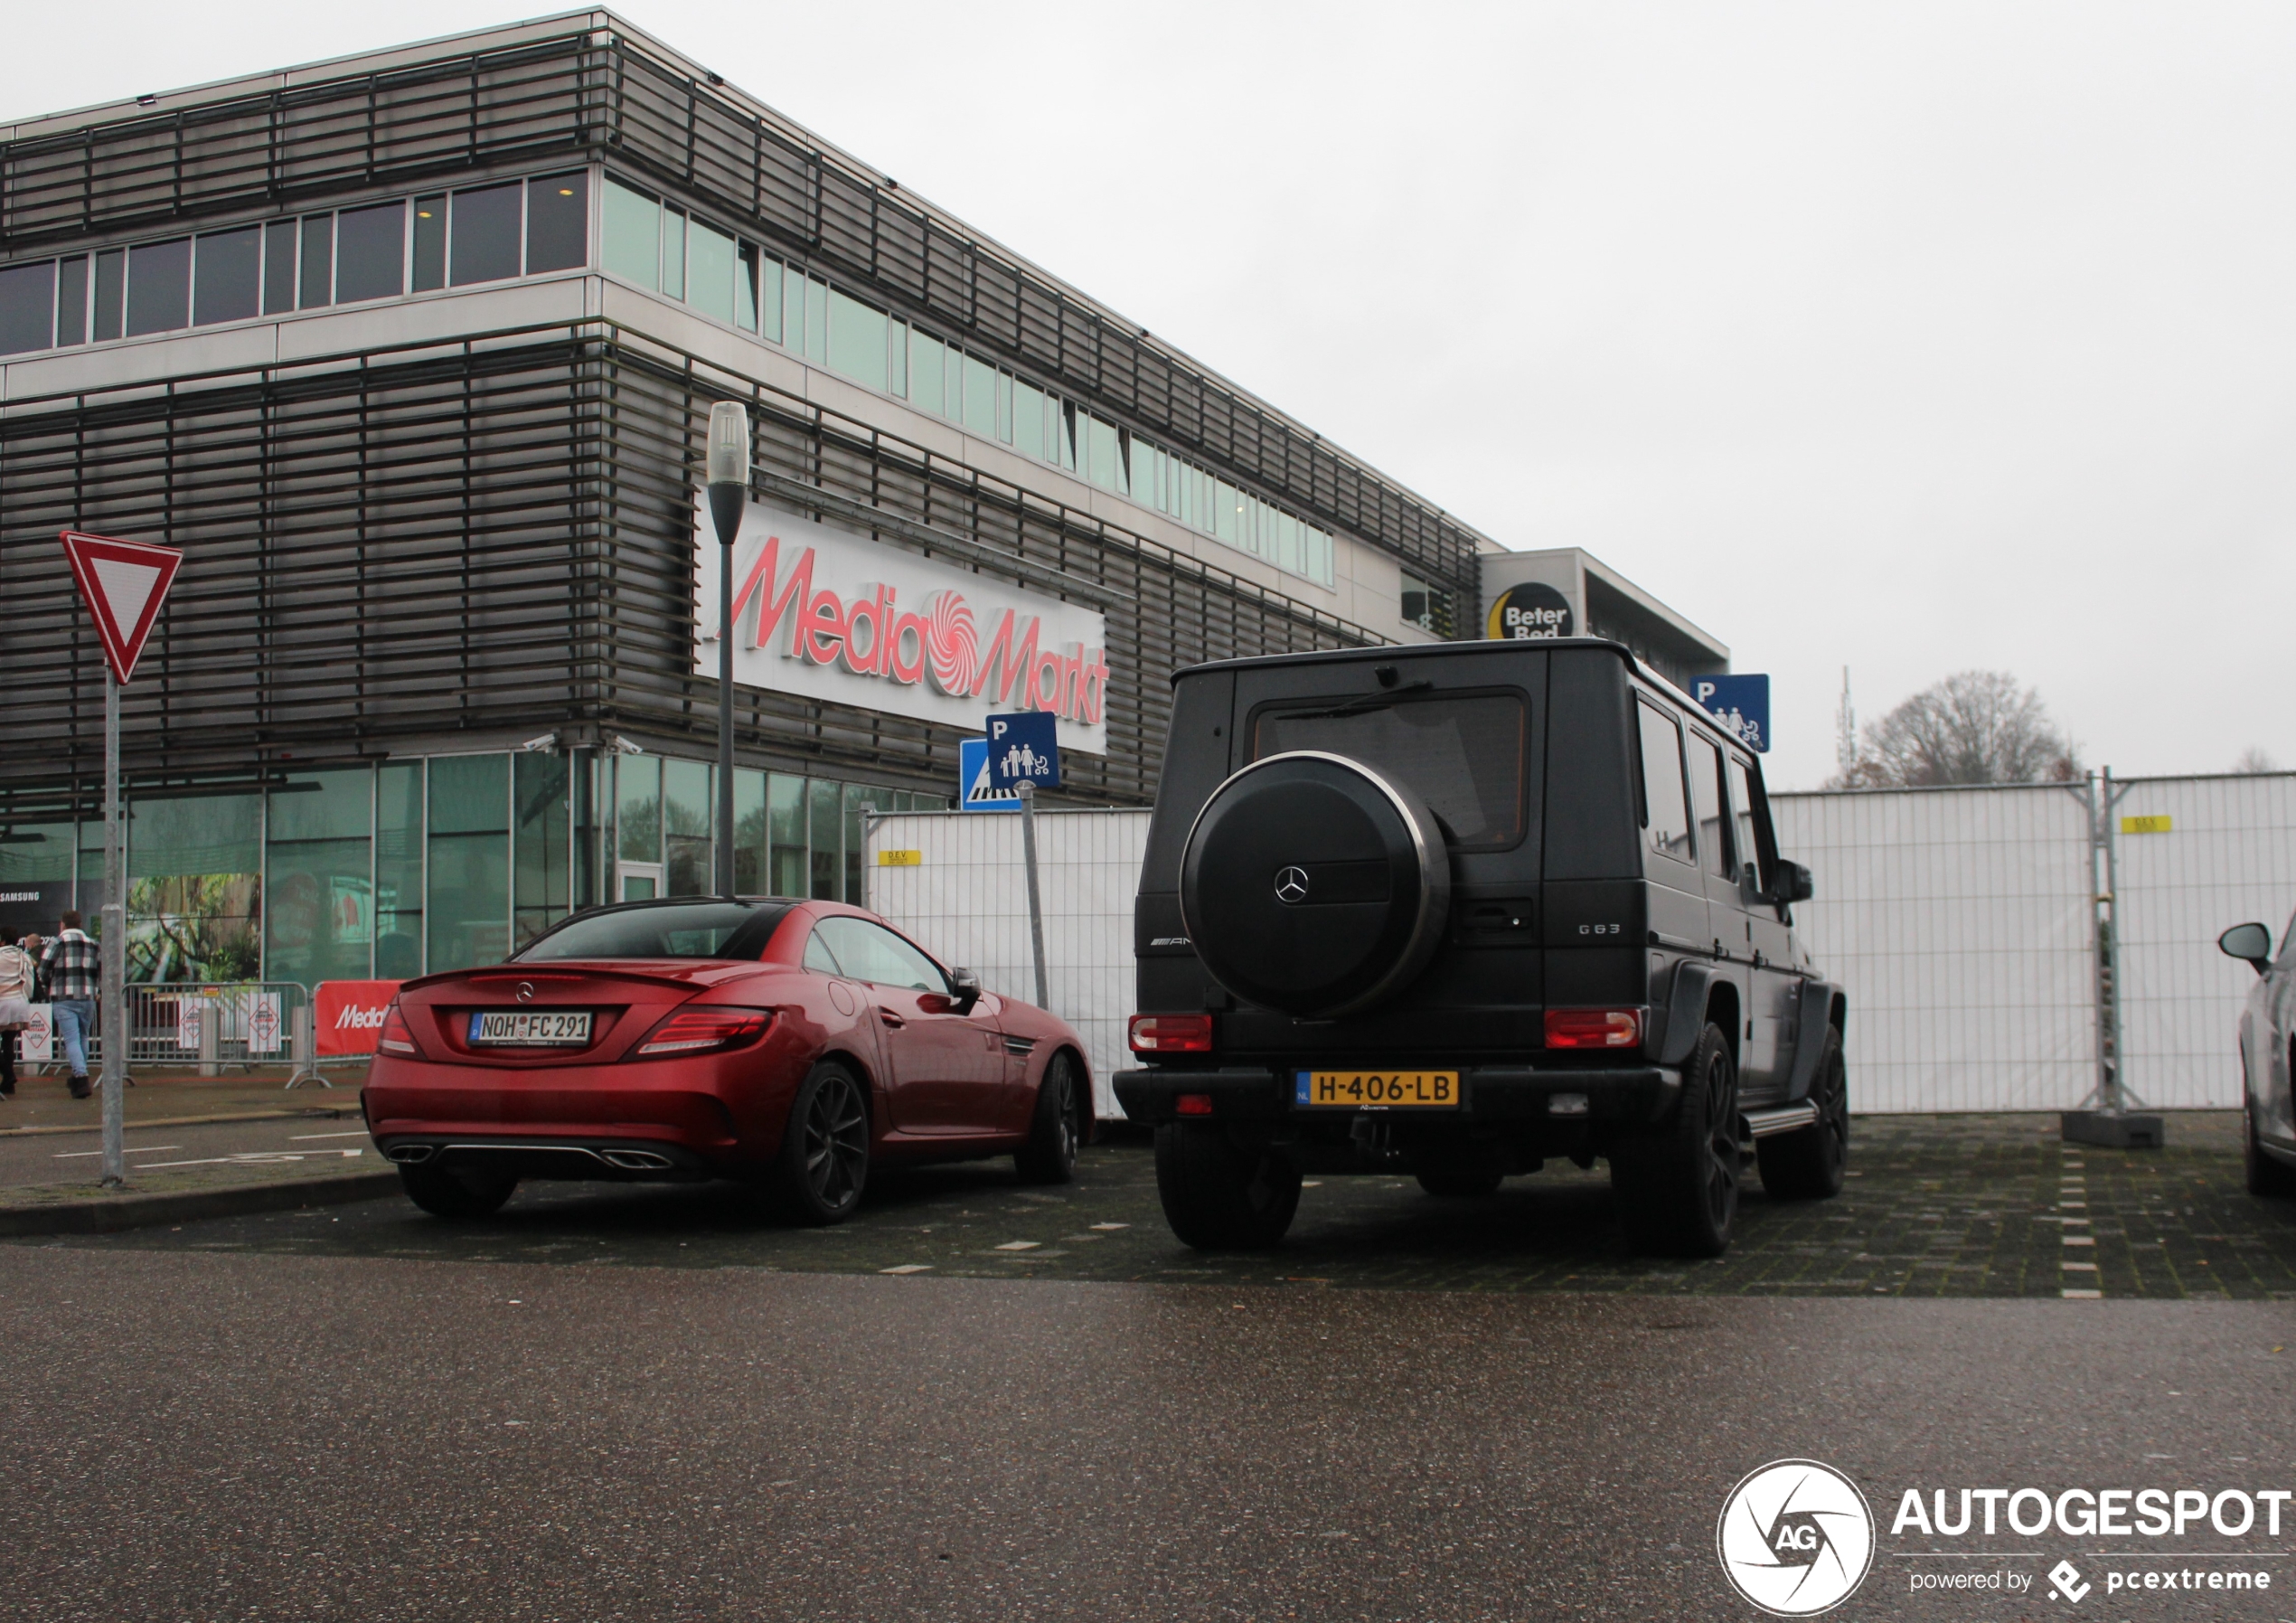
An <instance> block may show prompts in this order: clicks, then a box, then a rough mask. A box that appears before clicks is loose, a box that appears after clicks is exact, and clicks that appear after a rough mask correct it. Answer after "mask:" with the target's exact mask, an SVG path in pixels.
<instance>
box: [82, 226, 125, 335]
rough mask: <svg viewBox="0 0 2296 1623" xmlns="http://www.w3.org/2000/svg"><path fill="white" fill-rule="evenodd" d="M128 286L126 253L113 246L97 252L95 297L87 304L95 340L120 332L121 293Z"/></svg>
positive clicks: (122, 293) (122, 295)
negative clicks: (90, 304) (102, 251)
mask: <svg viewBox="0 0 2296 1623" xmlns="http://www.w3.org/2000/svg"><path fill="white" fill-rule="evenodd" d="M126 292H127V250H125V249H119V248H115V249H112V250H109V251H108V252H105V253H99V254H98V255H97V256H96V297H95V301H94V303H93V305H92V306H91V307H90V308H89V322H90V324H91V326H92V330H93V332H94V335H95V341H96V342H97V343H99V344H101V343H102V342H103V341H104V340H105V339H107V338H117V337H118V336H119V329H120V326H121V319H122V314H123V304H124V296H125V294H126Z"/></svg>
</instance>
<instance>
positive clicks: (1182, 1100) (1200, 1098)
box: [1172, 1093, 1212, 1116]
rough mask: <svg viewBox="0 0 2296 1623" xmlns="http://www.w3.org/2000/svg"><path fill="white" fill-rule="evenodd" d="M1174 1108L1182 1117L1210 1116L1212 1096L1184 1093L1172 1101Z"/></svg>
mask: <svg viewBox="0 0 2296 1623" xmlns="http://www.w3.org/2000/svg"><path fill="white" fill-rule="evenodd" d="M1172 1109H1173V1111H1174V1112H1175V1113H1177V1114H1179V1115H1181V1116H1209V1115H1210V1114H1211V1113H1212V1096H1211V1095H1210V1094H1209V1093H1183V1094H1181V1096H1180V1097H1179V1098H1178V1099H1174V1100H1172Z"/></svg>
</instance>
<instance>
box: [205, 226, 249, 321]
mask: <svg viewBox="0 0 2296 1623" xmlns="http://www.w3.org/2000/svg"><path fill="white" fill-rule="evenodd" d="M192 277H193V284H192V325H193V326H208V325H209V324H210V323H212V322H217V321H245V320H246V319H247V318H248V317H249V316H254V315H258V314H259V313H260V312H261V309H262V306H263V231H262V228H261V227H260V226H254V225H250V226H246V227H243V228H242V229H240V230H239V231H208V232H205V233H203V234H202V236H201V237H200V240H199V256H198V259H196V260H195V261H194V263H193V269H192Z"/></svg>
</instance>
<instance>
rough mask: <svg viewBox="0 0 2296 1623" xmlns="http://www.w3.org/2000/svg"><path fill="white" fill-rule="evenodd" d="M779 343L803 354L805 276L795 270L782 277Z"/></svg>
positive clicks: (803, 273)
mask: <svg viewBox="0 0 2296 1623" xmlns="http://www.w3.org/2000/svg"><path fill="white" fill-rule="evenodd" d="M781 317H782V322H781V342H782V343H783V344H785V345H786V346H787V347H788V348H790V349H793V350H795V351H796V352H797V353H798V354H801V355H802V354H805V272H803V271H801V270H796V269H791V270H788V271H786V273H785V274H784V275H783V277H782V292H781Z"/></svg>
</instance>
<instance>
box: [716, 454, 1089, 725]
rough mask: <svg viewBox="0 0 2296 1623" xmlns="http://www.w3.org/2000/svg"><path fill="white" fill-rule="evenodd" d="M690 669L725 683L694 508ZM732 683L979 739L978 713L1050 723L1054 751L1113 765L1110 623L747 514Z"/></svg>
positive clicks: (762, 512)
mask: <svg viewBox="0 0 2296 1623" xmlns="http://www.w3.org/2000/svg"><path fill="white" fill-rule="evenodd" d="M694 516H695V533H696V535H697V536H699V537H701V545H699V546H697V547H696V548H695V552H694V558H695V561H694V602H695V618H694V642H693V669H694V674H695V675H699V676H706V677H709V678H710V679H711V680H712V681H714V680H715V679H716V677H717V675H718V646H717V641H718V639H717V627H718V624H719V613H718V557H717V552H718V543H717V542H716V540H715V538H714V535H713V533H711V532H710V530H709V528H708V527H707V523H706V521H707V517H708V514H707V510H706V508H705V507H704V505H703V503H702V499H701V496H700V495H696V496H695V499H694ZM733 593H734V596H733V605H734V613H733V679H734V680H735V681H736V682H738V683H747V684H748V685H750V686H752V687H763V688H771V689H774V690H776V692H780V693H787V694H803V695H805V697H806V698H808V699H818V700H823V701H829V702H833V703H840V704H851V705H853V706H855V707H856V708H859V709H862V710H875V711H884V712H890V713H892V714H894V715H904V716H912V717H915V718H916V719H917V720H918V721H922V722H941V723H943V724H944V725H946V726H949V727H955V728H959V729H962V730H963V731H966V732H974V731H979V729H980V725H981V714H982V712H983V711H984V710H998V711H1024V710H1025V711H1047V712H1050V713H1051V714H1052V715H1053V717H1054V718H1055V722H1056V726H1057V729H1058V732H1059V741H1060V747H1061V748H1062V749H1063V750H1081V751H1083V752H1084V753H1085V754H1087V755H1106V753H1107V752H1108V727H1107V705H1108V657H1107V648H1108V634H1107V622H1106V620H1105V619H1104V618H1102V617H1101V616H1100V614H1099V613H1098V612H1097V611H1096V610H1095V609H1086V608H1083V607H1081V606H1079V605H1077V604H1074V603H1062V602H1059V601H1058V600H1056V599H1051V598H1046V597H1040V596H1039V595H1037V594H1036V593H1034V592H1030V591H1023V590H1021V589H1020V588H1019V587H1016V586H1012V585H1008V584H1007V583H1005V582H1004V581H1002V580H996V579H994V578H993V577H992V576H988V575H976V574H973V573H970V572H969V571H965V570H960V569H954V568H951V567H950V566H949V565H947V564H945V563H939V562H936V561H934V560H932V559H929V558H920V557H918V556H917V554H916V553H914V552H907V551H904V550H903V549H901V548H899V547H889V546H885V545H882V544H881V543H877V542H873V541H868V540H865V539H863V538H862V537H861V536H858V535H852V534H849V533H845V532H843V531H839V530H832V529H829V528H827V527H826V526H824V525H822V524H815V523H814V521H813V520H811V519H807V518H800V517H798V516H797V515H796V514H794V513H789V512H786V511H784V510H783V509H781V508H777V507H768V506H766V505H762V504H760V503H757V502H752V503H750V504H749V505H748V507H747V508H746V509H745V510H744V512H743V514H742V520H741V535H740V539H739V541H737V542H736V543H734V557H733Z"/></svg>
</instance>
